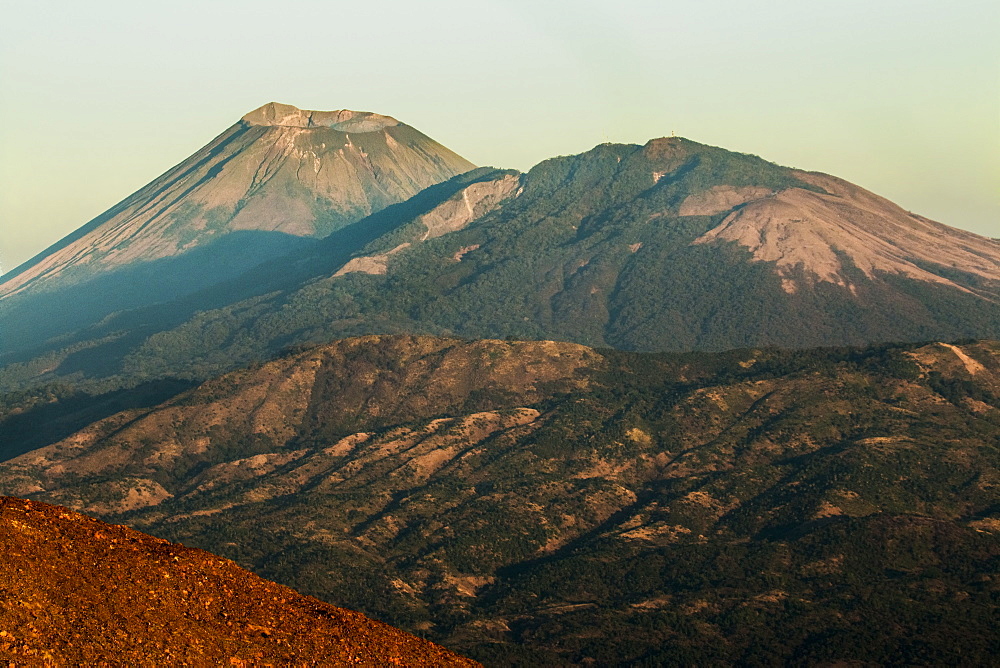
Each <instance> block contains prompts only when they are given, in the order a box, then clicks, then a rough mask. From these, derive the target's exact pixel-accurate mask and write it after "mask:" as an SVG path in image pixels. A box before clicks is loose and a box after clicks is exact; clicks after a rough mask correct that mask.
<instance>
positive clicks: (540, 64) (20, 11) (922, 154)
mask: <svg viewBox="0 0 1000 668" xmlns="http://www.w3.org/2000/svg"><path fill="white" fill-rule="evenodd" d="M997 35H1000V3H998V2H996V0H989V1H986V0H982V1H981V0H953V1H952V2H941V1H940V0H934V1H925V0H865V1H861V0H837V1H836V2H832V1H812V0H796V1H793V0H770V1H769V0H758V1H757V2H752V3H751V2H746V1H745V0H697V1H695V0H686V1H685V2H674V1H668V0H617V1H616V2H598V1H596V0H572V1H562V0H552V1H546V0H507V1H506V2H498V1H494V2H480V1H478V0H461V1H458V0H424V1H423V2H413V1H407V2H401V1H398V0H381V1H379V2H356V1H354V2H338V1H330V0H284V1H283V2H275V1H274V0H268V1H267V2H263V1H261V0H242V1H240V2H234V1H231V0H197V1H194V0H172V1H171V2H159V1H156V0H146V1H142V2H136V0H129V1H119V0H87V1H86V2H81V1H80V0H74V1H67V0H0V266H2V267H3V269H4V270H9V269H12V268H13V267H14V266H16V265H17V264H19V263H20V262H22V261H24V260H26V259H28V258H29V257H30V256H32V255H33V254H35V253H37V252H39V251H41V250H43V249H44V248H45V247H46V246H48V245H49V244H51V243H53V242H55V241H57V240H58V239H59V238H61V237H62V236H64V235H65V234H68V233H69V232H71V231H73V230H74V229H76V228H78V227H80V226H81V225H83V224H84V223H86V222H87V221H88V220H90V219H91V218H93V217H94V216H96V215H98V214H99V213H101V212H102V211H104V210H105V209H107V208H109V207H110V206H112V205H113V204H115V203H116V202H118V201H119V200H121V199H123V198H124V197H126V196H127V195H129V194H131V193H132V192H133V191H135V190H137V189H138V188H140V187H141V186H143V185H145V184H146V183H148V182H149V181H151V180H152V179H154V178H156V177H157V176H158V175H160V174H161V173H163V172H164V171H166V170H167V169H169V168H170V167H172V166H173V165H175V164H176V163H178V162H180V161H181V160H183V159H184V158H186V157H187V156H189V155H190V154H191V153H193V152H194V151H195V150H197V149H198V148H199V147H201V146H203V145H204V144H206V143H207V142H208V141H210V140H211V139H212V138H213V137H214V136H215V135H217V134H219V133H220V132H222V131H223V130H224V129H225V128H227V127H228V126H229V125H231V124H232V123H234V122H235V121H236V120H237V119H239V117H240V116H242V115H243V114H244V113H246V112H247V111H250V110H251V109H254V108H256V107H258V106H260V105H261V104H264V103H265V102H268V101H271V100H274V101H279V102H284V103H287V104H293V105H296V106H298V107H301V108H306V109H341V108H349V109H359V110H368V111H377V112H380V113H384V114H389V115H392V116H395V117H396V118H398V119H400V120H401V121H404V122H406V123H408V124H410V125H413V126H414V127H416V128H418V129H419V130H421V131H423V132H425V133H426V134H428V135H430V136H431V137H433V138H434V139H436V140H438V141H440V142H441V143H443V144H445V145H446V146H448V147H449V148H451V149H453V150H455V151H457V152H458V153H460V154H462V155H464V156H465V157H466V158H468V159H469V160H472V161H473V162H475V163H477V164H481V165H495V166H499V167H515V168H518V169H522V170H526V169H528V168H530V167H531V166H532V165H534V164H535V163H537V162H538V161H540V160H543V159H545V158H548V157H552V156H555V155H566V154H572V153H579V152H582V151H586V150H588V149H590V148H592V147H593V146H594V145H596V144H599V143H601V142H604V141H616V142H632V143H644V142H645V141H647V140H648V139H651V138H653V137H659V136H664V135H669V134H670V133H671V132H676V133H677V134H678V135H681V136H685V137H688V138H690V139H693V140H696V141H699V142H703V143H706V144H712V145H716V146H722V147H724V148H728V149H731V150H736V151H741V152H746V153H754V154H757V155H760V156H762V157H764V158H766V159H768V160H772V161H774V162H777V163H780V164H783V165H788V166H794V167H800V168H803V169H811V170H818V171H824V172H828V173H831V174H835V175H837V176H840V177H842V178H846V179H848V180H850V181H853V182H855V183H857V184H859V185H861V186H863V187H865V188H868V189H870V190H873V191H875V192H876V193H878V194H880V195H884V196H886V197H888V198H890V199H892V200H893V201H895V202H897V203H898V204H900V205H901V206H903V207H904V208H906V209H909V210H911V211H914V212H916V213H920V214H922V215H925V216H928V217H930V218H933V219H936V220H939V221H941V222H944V223H947V224H949V225H953V226H956V227H962V228H965V229H969V230H972V231H975V232H978V233H980V234H985V235H989V236H994V237H1000V39H998V38H997Z"/></svg>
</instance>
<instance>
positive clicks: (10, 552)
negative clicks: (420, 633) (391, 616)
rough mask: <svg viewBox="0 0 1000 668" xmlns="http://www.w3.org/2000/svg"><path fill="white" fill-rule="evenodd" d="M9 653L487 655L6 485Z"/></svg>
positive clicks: (361, 659) (0, 618) (158, 657)
mask: <svg viewBox="0 0 1000 668" xmlns="http://www.w3.org/2000/svg"><path fill="white" fill-rule="evenodd" d="M0 546H2V550H3V553H4V558H3V559H2V560H0V598H2V600H3V605H0V659H3V660H5V661H9V662H10V664H11V665H131V666H162V665H217V666H221V665H234V666H251V665H253V666H260V665H302V666H307V665H334V664H336V665H345V666H346V665H366V666H388V665H407V666H474V665H478V664H476V663H475V662H473V661H468V660H466V659H463V658H461V657H459V656H456V655H455V654H453V653H451V652H449V651H447V650H445V649H444V648H442V647H438V646H436V645H433V644H432V643H429V642H427V641H425V640H421V639H419V638H416V637H414V636H411V635H408V634H406V633H403V632H401V631H398V630H397V629H394V628H392V627H389V626H386V625H385V624H381V623H379V622H376V621H373V620H371V619H368V618H367V617H365V616H364V615H361V614H358V613H356V612H351V611H349V610H343V609H340V608H335V607H333V606H331V605H328V604H325V603H322V602H320V601H317V600H316V599H313V598H310V597H308V596H302V595H301V594H298V593H296V592H294V591H292V590H290V589H288V588H287V587H282V586H280V585H276V584H274V583H272V582H268V581H266V580H262V579H261V578H259V577H257V576H255V575H252V574H250V573H248V572H246V571H244V570H243V569H241V568H239V567H238V566H236V564H234V563H232V562H231V561H227V560H225V559H220V558H218V557H216V556H215V555H212V554H209V553H207V552H202V551H201V550H197V549H192V548H187V547H183V546H181V545H177V544H173V543H169V542H167V541H165V540H161V539H157V538H152V537H150V536H147V535H145V534H141V533H139V532H138V531H133V530H132V529H128V528H125V527H122V526H115V525H109V524H105V523H103V522H99V521H97V520H94V519H91V518H89V517H86V516H83V515H79V514H77V513H74V512H70V511H68V510H67V509H65V508H60V507H57V506H49V505H46V504H42V503H36V502H33V501H26V500H23V499H15V498H10V497H0Z"/></svg>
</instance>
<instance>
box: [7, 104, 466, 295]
mask: <svg viewBox="0 0 1000 668" xmlns="http://www.w3.org/2000/svg"><path fill="white" fill-rule="evenodd" d="M472 167H473V165H472V164H471V163H470V162H468V161H467V160H465V159H464V158H462V157H461V156H459V155H457V154H455V153H453V152H452V151H450V150H448V149H447V148H445V147H444V146H442V145H440V144H438V143H437V142H435V141H434V140H432V139H430V138H429V137H427V136H426V135H423V134H422V133H420V132H418V131H417V130H415V129H413V128H411V127H409V126H408V125H405V124H403V123H400V122H399V121H397V120H396V119H394V118H390V117H388V116H382V115H379V114H374V113H369V112H356V111H349V110H340V111H305V110H301V109H297V108H295V107H292V106H289V105H283V104H277V103H273V102H272V103H269V104H266V105H264V106H263V107H261V108H259V109H256V110H254V111H252V112H250V113H249V114H247V115H246V116H244V117H243V119H241V120H240V121H239V122H237V123H236V124H235V125H233V126H232V127H230V128H229V129H228V130H226V131H225V132H223V133H222V134H221V135H219V136H218V137H217V138H216V139H214V140H213V141H212V142H211V143H209V144H208V145H207V146H205V147H204V148H203V149H201V150H200V151H198V152H197V153H195V154H194V155H193V156H191V157H190V158H188V159H187V160H185V161H184V162H182V163H181V164H179V165H177V166H176V167H174V168H173V169H171V170H170V171H168V172H167V173H166V174H164V175H163V176H161V177H159V178H158V179H156V180H155V181H153V182H152V183H150V184H149V185H148V186H146V187H145V188H143V189H142V190H140V191H138V192H137V193H135V194H133V195H132V196H130V197H128V198H127V199H125V200H124V201H122V202H121V203H119V204H117V205H115V206H114V207H112V208H111V209H110V210H109V211H107V212H106V213H104V214H102V215H101V216H99V217H98V218H96V219H95V220H93V221H91V222H90V223H88V224H87V225H85V226H84V227H82V228H80V229H79V230H77V231H76V232H74V233H73V234H71V235H69V236H68V237H66V238H65V239H63V240H62V241H60V242H59V243H57V244H55V245H54V246H52V247H51V248H49V249H47V250H46V251H44V252H43V253H41V254H40V255H39V256H37V257H36V258H34V259H32V260H30V261H29V262H27V263H25V264H24V265H22V266H21V267H19V268H18V269H15V270H14V271H12V272H11V273H10V274H9V275H7V276H5V279H6V280H5V281H4V282H3V283H2V284H0V300H2V299H3V298H5V297H8V296H10V295H13V294H17V293H20V292H23V291H25V290H29V289H30V290H42V291H48V290H51V289H54V288H59V287H63V286H66V285H71V284H77V283H82V282H84V281H86V280H88V279H90V278H93V277H95V276H99V275H101V274H102V273H104V272H108V271H113V270H115V269H118V268H122V267H126V266H130V265H132V266H134V265H135V264H136V263H146V262H151V261H154V260H161V259H165V258H172V257H176V256H179V255H182V254H184V253H188V252H190V251H192V250H196V249H200V248H204V247H205V246H207V245H208V244H211V243H213V242H216V241H218V240H220V239H221V238H223V237H225V236H226V235H229V234H231V233H234V232H241V233H243V234H244V235H245V236H246V235H254V234H255V235H257V237H255V238H254V239H255V240H256V241H257V242H258V243H259V245H261V246H263V247H264V250H262V251H261V253H262V254H264V256H265V257H263V258H262V259H267V257H266V248H267V244H266V243H264V242H262V241H261V239H263V238H264V237H265V236H266V235H272V237H273V238H282V237H286V238H287V237H305V238H309V237H312V238H319V237H324V236H326V235H328V234H329V233H330V232H333V231H335V230H337V229H339V228H341V227H344V226H345V225H348V224H350V223H353V222H356V221H358V220H360V219H362V218H364V217H365V216H367V215H369V214H371V213H373V212H375V211H379V210H381V209H383V208H385V207H386V206H388V205H390V204H394V203H397V202H401V201H403V200H406V199H408V198H410V197H412V196H413V195H414V194H416V193H417V192H419V191H421V190H423V189H424V188H427V187H428V186H431V185H434V184H436V183H440V182H441V181H444V180H447V179H449V178H451V177H452V176H455V175H457V174H460V173H463V172H466V171H468V170H469V169H471V168H472ZM248 238H249V237H248Z"/></svg>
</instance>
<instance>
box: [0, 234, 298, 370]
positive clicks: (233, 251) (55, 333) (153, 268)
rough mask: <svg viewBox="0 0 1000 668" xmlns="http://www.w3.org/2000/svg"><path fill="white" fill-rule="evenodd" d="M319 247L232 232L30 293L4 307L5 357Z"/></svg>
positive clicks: (282, 237)
mask: <svg viewBox="0 0 1000 668" xmlns="http://www.w3.org/2000/svg"><path fill="white" fill-rule="evenodd" d="M314 244H316V241H315V240H314V239H308V238H303V237H297V236H293V235H290V234H285V233H283V232H260V231H239V232H231V233H229V234H227V235H225V236H223V237H221V238H220V239H219V240H218V241H215V242H214V243H211V244H208V245H205V246H202V247H199V248H196V249H194V250H191V251H189V252H187V253H183V254H181V255H177V256H174V257H169V258H163V259H161V260H154V261H152V262H136V263H132V264H129V265H126V266H124V267H122V268H120V269H116V270H112V271H109V272H107V273H104V274H102V275H100V276H97V277H95V278H92V279H89V280H86V281H84V282H82V283H78V284H75V285H69V286H67V287H63V288H59V289H56V290H53V291H51V292H40V291H39V292H32V291H30V288H29V291H28V292H26V293H22V294H20V295H15V296H12V297H9V298H8V300H5V301H7V302H8V303H7V304H2V303H0V304H2V307H0V312H2V313H3V320H4V332H3V340H2V341H0V345H2V347H3V349H4V351H5V352H8V353H10V352H14V351H18V350H24V349H28V348H33V347H35V346H36V345H38V343H39V342H42V341H49V340H52V339H56V338H57V337H60V336H65V335H66V334H69V333H72V332H73V331H75V330H78V329H80V328H84V327H90V326H92V325H95V324H97V323H100V322H101V321H102V320H104V319H105V318H107V317H108V315H109V314H113V313H115V312H117V311H125V310H128V309H135V308H139V307H144V306H149V305H152V304H158V303H163V302H169V301H171V300H175V299H178V298H181V297H184V296H185V295H190V294H192V293H195V292H198V291H200V290H203V289H205V288H207V287H209V286H212V285H214V284H217V283H221V282H225V281H229V280H232V279H234V278H236V277H238V276H241V275H243V274H245V273H246V272H247V271H249V270H251V269H253V268H254V267H256V266H258V265H260V264H261V263H263V262H266V261H268V260H270V259H272V258H274V257H280V256H285V255H288V254H289V253H292V252H294V251H298V250H301V249H303V248H304V247H309V246H312V245H314Z"/></svg>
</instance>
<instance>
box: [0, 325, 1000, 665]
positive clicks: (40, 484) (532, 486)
mask: <svg viewBox="0 0 1000 668" xmlns="http://www.w3.org/2000/svg"><path fill="white" fill-rule="evenodd" d="M998 430H1000V343H998V342H990V341H981V342H964V343H960V344H954V343H932V344H906V345H886V346H877V347H873V348H866V349H850V348H836V349H818V350H803V351H782V350H775V349H759V348H758V349H746V350H736V351H730V352H726V353H683V354H681V353H670V354H663V353H659V354H651V353H627V352H620V351H614V350H607V349H606V350H593V349H588V348H585V347H582V346H578V345H575V344H565V343H552V342H548V343H546V342H518V341H500V340H493V341H462V340H455V339H435V338H429V337H413V336H370V337H362V338H358V339H350V340H342V341H337V342H334V343H331V344H327V345H324V346H321V347H318V348H308V349H302V350H298V351H290V352H288V353H286V355H284V356H282V357H281V358H279V359H277V360H274V361H272V362H268V363H266V364H263V365H256V366H253V367H251V368H247V369H243V370H240V371H238V372H235V373H231V374H227V375H226V376H222V377H220V378H217V379H214V380H211V381H208V382H206V383H204V384H202V385H201V386H199V387H198V388H196V389H194V390H191V391H188V392H186V393H184V394H180V395H177V396H175V397H174V398H172V399H170V400H168V401H166V402H165V403H162V404H160V405H159V406H153V407H145V408H136V409H130V410H129V411H126V412H123V413H119V414H117V415H114V416H111V417H109V418H106V419H104V420H102V421H100V422H96V423H94V424H92V425H90V426H89V427H86V428H84V429H82V430H80V431H79V432H77V433H76V434H74V435H72V436H70V437H68V438H64V439H62V440H61V441H60V442H58V443H56V444H54V445H52V446H49V447H46V448H42V449H38V450H35V451H32V452H30V453H26V454H23V455H21V456H19V457H16V458H14V459H11V460H8V461H6V462H3V463H0V489H2V490H3V491H4V492H6V493H18V494H22V495H28V496H32V497H37V498H39V499H41V500H46V501H50V502H51V501H55V502H59V503H63V504H67V505H70V506H72V507H76V508H81V509H86V510H87V511H88V512H92V513H95V514H97V515H98V516H101V517H103V518H106V519H109V520H111V521H115V522H123V523H126V524H129V525H131V526H134V527H136V528H139V529H141V530H144V531H147V532H151V533H154V534H157V535H162V536H164V537H167V538H170V539H171V540H175V541H181V542H184V543H186V544H192V545H197V546H199V547H203V548H207V549H210V550H211V551H213V552H216V553H219V554H222V555H224V556H226V557H228V558H232V559H234V560H235V561H237V562H238V563H240V564H241V565H243V566H245V567H249V568H252V569H253V570H255V571H257V572H259V573H261V574H262V575H265V576H267V577H270V578H272V579H275V580H278V581H281V582H283V583H285V584H290V585H293V586H294V587H295V588H297V589H299V590H301V591H304V592H307V593H310V594H313V595H317V596H319V597H321V598H323V599H325V600H327V601H330V602H333V603H336V604H338V605H345V606H347V607H352V608H354V609H359V610H361V611H363V612H365V613H367V614H371V615H373V616H375V617H377V618H380V619H382V620H385V621H389V622H391V623H393V624H395V625H397V626H401V627H403V628H406V629H408V630H411V631H416V632H420V633H421V634H427V635H429V636H430V637H432V638H434V639H436V640H437V641H439V642H444V643H445V644H446V645H448V646H450V647H455V648H457V649H460V650H462V651H463V652H465V653H466V654H470V655H471V656H473V657H475V658H478V659H479V660H481V661H484V662H486V663H488V664H490V665H520V664H522V663H523V662H526V661H528V662H534V663H539V662H544V663H546V664H547V665H567V664H574V663H579V662H583V661H585V660H587V659H588V657H589V659H591V660H596V661H597V662H598V663H601V664H605V665H620V664H630V663H634V662H636V661H642V660H646V661H650V662H660V663H677V662H691V663H696V664H699V665H702V664H705V663H710V662H716V663H732V662H739V661H743V660H750V659H752V658H753V657H754V656H759V652H761V651H763V648H767V652H768V656H770V657H775V659H774V660H775V661H779V662H787V661H791V660H802V661H803V662H807V663H812V662H822V661H828V662H837V661H864V660H871V657H873V656H874V657H877V658H878V660H879V661H881V662H885V661H888V660H890V659H891V658H892V657H897V658H898V657H905V658H906V660H907V661H908V662H918V663H919V662H921V661H923V662H931V663H942V662H943V663H949V662H952V661H954V660H955V658H956V657H960V656H962V657H966V658H967V659H968V660H969V661H973V659H971V658H969V657H979V658H980V659H981V658H982V657H988V656H992V654H991V653H993V652H994V650H995V649H996V648H997V647H998V646H1000V635H998V634H997V632H996V629H995V628H993V626H991V625H990V624H989V621H988V620H989V619H992V618H994V617H995V613H996V599H995V594H996V591H997V589H996V588H997V586H998V583H1000V573H998V572H997V568H996V565H997V563H1000V562H998V561H997V559H998V558H1000V518H998V517H997V508H998V507H1000V506H998V505H997V502H998V497H997V490H998V489H1000V486H998V483H1000V481H998V479H997V474H996V471H997V470H998V463H1000V451H998V449H997V443H998V441H997V440H996V439H997V437H998V436H1000V431H998ZM886 536H889V537H890V538H891V539H890V540H887V539H886ZM609 564H613V565H614V567H609ZM866 657H867V658H866ZM921 657H923V658H922V659H921Z"/></svg>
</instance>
